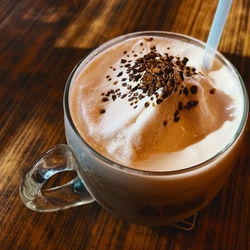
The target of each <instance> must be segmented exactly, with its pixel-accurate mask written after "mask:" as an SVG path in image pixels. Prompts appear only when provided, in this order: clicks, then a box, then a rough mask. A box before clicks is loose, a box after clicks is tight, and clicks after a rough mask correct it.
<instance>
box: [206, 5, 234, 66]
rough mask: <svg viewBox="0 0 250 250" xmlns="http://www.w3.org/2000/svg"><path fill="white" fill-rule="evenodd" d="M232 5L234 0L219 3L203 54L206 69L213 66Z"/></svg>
mask: <svg viewBox="0 0 250 250" xmlns="http://www.w3.org/2000/svg"><path fill="white" fill-rule="evenodd" d="M231 5H232V0H220V1H219V3H218V6H217V9H216V13H215V16H214V20H213V24H212V27H211V30H210V33H209V36H208V39H207V44H206V49H205V53H204V56H203V66H204V68H205V70H206V71H209V70H210V69H211V67H212V64H213V60H214V55H215V52H216V50H217V48H218V44H219V42H220V38H221V34H222V31H223V29H224V26H225V22H226V20H227V16H228V12H229V10H230V8H231Z"/></svg>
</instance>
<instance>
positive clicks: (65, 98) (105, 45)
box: [63, 31, 249, 176]
mask: <svg viewBox="0 0 250 250" xmlns="http://www.w3.org/2000/svg"><path fill="white" fill-rule="evenodd" d="M139 36H163V37H168V38H171V37H172V38H175V39H177V38H178V39H179V40H183V41H192V44H195V45H198V46H199V47H201V48H205V46H206V44H205V43H204V42H202V41H200V40H198V39H196V38H193V37H190V36H187V35H183V34H180V33H175V32H167V31H139V32H133V33H128V34H124V35H121V36H118V37H115V38H113V39H111V40H108V41H107V42H105V43H103V44H102V45H101V46H99V47H97V48H96V49H94V50H92V51H91V52H90V53H89V54H87V55H86V56H85V57H83V58H82V59H81V60H80V61H79V62H78V63H77V64H76V66H75V67H74V69H73V70H72V71H71V73H70V75H69V77H68V79H67V82H66V85H65V89H64V96H63V108H64V114H65V117H66V119H67V120H68V123H69V125H70V127H71V129H72V130H73V132H74V133H75V135H76V136H77V138H78V139H79V140H80V142H81V143H82V144H83V145H84V146H86V147H87V148H88V151H89V153H91V155H92V156H94V157H96V158H98V159H99V160H101V161H103V162H105V163H107V164H109V166H112V167H114V168H119V169H121V170H124V171H126V172H131V173H135V174H142V175H153V176H165V175H177V174H183V173H189V172H193V171H195V170H198V169H201V168H203V167H205V166H208V165H209V163H211V162H213V161H215V160H216V159H218V158H219V157H220V156H221V155H223V154H224V153H225V152H227V151H228V150H229V149H230V148H231V147H232V146H233V145H234V144H235V142H236V141H237V139H238V138H239V136H240V135H241V133H242V132H243V131H244V128H245V125H246V122H247V117H248V112H249V101H248V94H247V90H246V87H245V84H244V82H243V79H242V78H241V76H240V74H239V72H238V71H237V69H236V68H235V67H234V66H233V64H232V63H231V62H230V61H228V60H227V59H226V58H225V57H224V56H223V55H222V54H221V53H220V52H219V51H216V52H215V57H216V58H217V59H218V60H219V61H221V62H223V64H224V65H226V66H227V67H228V68H229V69H230V70H232V71H234V72H235V73H236V75H237V77H238V80H239V83H240V86H241V90H242V95H243V96H244V110H243V114H242V118H241V122H240V124H239V127H238V129H237V131H236V132H235V134H234V136H232V138H231V140H229V142H228V143H227V144H226V145H225V147H223V148H222V149H221V150H220V151H219V152H217V153H216V154H215V155H213V156H212V157H210V158H209V159H207V160H205V161H203V162H201V163H199V164H196V165H192V166H190V167H187V168H185V169H179V170H168V171H152V170H141V169H135V168H132V167H128V166H125V165H122V164H119V163H117V162H115V161H112V160H110V159H108V158H107V157H105V156H103V155H102V154H100V153H98V152H97V151H96V150H95V149H94V148H93V147H92V146H91V145H90V144H88V143H87V142H86V141H85V140H84V138H83V137H82V136H81V134H80V133H79V131H78V130H77V128H76V126H75V124H74V122H73V119H72V117H71V114H70V109H69V94H70V87H71V83H72V79H73V77H74V75H75V73H76V72H77V70H78V69H79V66H80V65H82V63H84V62H85V61H87V63H88V62H89V61H91V60H92V59H93V58H94V57H95V56H96V55H99V53H101V52H103V51H104V50H106V49H107V48H109V47H111V46H112V45H114V44H117V43H119V42H121V41H124V40H126V39H130V38H134V37H139ZM87 63H86V64H87Z"/></svg>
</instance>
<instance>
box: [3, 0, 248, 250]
mask: <svg viewBox="0 0 250 250" xmlns="http://www.w3.org/2000/svg"><path fill="white" fill-rule="evenodd" d="M217 2H218V1H217V0H214V1H203V0H185V1H181V0H166V1H164V0H160V1H154V0H143V1H139V0H138V1H137V0H126V1H125V0H106V1H105V0H78V1H77V0H74V1H73V0H72V1H70V0H61V1H52V0H47V1H38V0H35V1H34V0H32V1H31V0H5V1H4V0H2V1H1V3H0V8H1V11H0V52H1V53H0V103H1V105H0V111H1V116H0V129H1V132H0V140H1V143H0V162H1V164H0V167H1V169H0V249H241V250H242V249H248V247H250V245H249V238H248V237H249V208H250V206H249V200H250V199H249V191H250V184H249V183H250V178H249V163H248V161H249V151H248V143H249V142H250V133H249V126H247V129H246V137H245V142H244V145H243V147H242V150H241V152H239V159H238V161H237V166H236V167H235V169H234V171H233V173H232V175H231V178H230V180H229V181H228V182H227V184H226V186H225V187H224V189H223V190H222V191H221V192H220V193H219V194H218V195H217V196H216V198H215V199H214V200H213V201H212V203H211V204H210V205H208V206H207V207H206V208H205V209H204V210H203V211H201V212H200V213H199V215H198V220H197V225H196V227H195V228H194V229H193V230H192V231H190V232H184V231H180V230H178V229H175V228H173V227H171V226H166V227H162V228H150V227H145V226H138V225H134V224H130V223H128V222H126V221H123V220H121V219H118V218H117V217H115V216H113V215H111V214H109V213H107V212H106V211H105V210H104V209H103V208H101V207H100V206H99V205H98V204H97V203H92V204H90V205H86V206H82V207H76V208H73V209H69V210H64V211H60V212H54V213H37V212H33V211H31V210H29V209H27V208H26V207H25V206H24V205H23V204H22V202H21V200H20V197H19V193H18V186H19V182H20V179H21V177H22V175H23V173H24V171H25V170H26V169H27V168H28V167H29V165H30V164H31V163H33V162H34V161H35V160H36V159H37V158H38V157H39V155H40V154H41V152H44V151H45V150H47V149H49V148H50V147H52V146H53V145H55V144H58V143H65V141H66V140H65V135H64V124H63V109H62V96H63V90H64V85H65V82H66V80H67V77H68V75H69V73H70V72H71V70H72V69H73V67H74V65H75V64H76V63H77V62H78V61H79V60H80V59H81V58H82V57H83V56H84V55H85V54H86V53H87V52H89V51H90V50H92V49H93V48H95V47H97V46H98V45H99V44H101V43H103V42H105V41H107V40H108V39H111V38H113V37H115V36H118V35H121V34H124V33H129V32H133V31H140V30H165V31H174V32H179V33H184V34H187V35H190V36H193V37H196V38H198V39H200V40H203V41H206V39H207V37H208V33H209V29H210V26H211V23H212V19H213V15H214V13H215V9H216V6H217ZM249 13H250V1H249V0H237V1H234V2H233V5H232V8H231V10H230V14H229V18H228V21H227V23H226V26H225V30H224V33H223V36H222V39H221V43H220V46H219V50H220V51H221V52H222V53H223V54H224V55H225V56H226V57H227V58H228V59H229V60H231V61H232V63H233V64H234V65H235V66H236V68H237V69H238V71H239V72H240V74H241V75H242V77H243V79H244V81H245V84H246V86H247V88H248V89H249V87H250V82H249V79H250V70H249V68H250V22H249V20H250V15H249ZM59 178H60V177H58V176H56V177H55V178H53V180H51V181H52V182H54V183H57V182H60V181H59ZM67 178H68V179H69V178H70V176H68V175H66V176H65V177H64V179H67Z"/></svg>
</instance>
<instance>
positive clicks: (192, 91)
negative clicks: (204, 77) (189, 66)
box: [190, 85, 198, 94]
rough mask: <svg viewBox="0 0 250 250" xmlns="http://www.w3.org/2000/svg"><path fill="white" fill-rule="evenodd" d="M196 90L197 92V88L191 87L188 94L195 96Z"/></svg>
mask: <svg viewBox="0 0 250 250" xmlns="http://www.w3.org/2000/svg"><path fill="white" fill-rule="evenodd" d="M197 90H198V88H197V86H195V85H193V86H191V87H190V92H191V93H192V94H196V92H197Z"/></svg>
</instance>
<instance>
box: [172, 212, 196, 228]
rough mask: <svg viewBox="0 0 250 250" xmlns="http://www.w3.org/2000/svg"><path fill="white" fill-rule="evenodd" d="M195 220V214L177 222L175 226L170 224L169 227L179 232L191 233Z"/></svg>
mask: <svg viewBox="0 0 250 250" xmlns="http://www.w3.org/2000/svg"><path fill="white" fill-rule="evenodd" d="M196 219H197V213H196V214H194V215H193V216H191V217H189V218H187V219H185V220H182V221H179V222H177V223H175V224H171V226H172V227H175V228H178V229H180V230H184V231H191V230H192V229H193V228H194V227H195V223H196Z"/></svg>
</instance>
